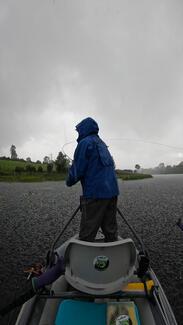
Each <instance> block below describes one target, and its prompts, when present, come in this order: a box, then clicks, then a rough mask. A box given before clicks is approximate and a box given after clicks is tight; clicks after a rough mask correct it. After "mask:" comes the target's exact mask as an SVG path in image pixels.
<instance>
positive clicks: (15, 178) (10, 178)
mask: <svg viewBox="0 0 183 325" xmlns="http://www.w3.org/2000/svg"><path fill="white" fill-rule="evenodd" d="M65 179H66V175H64V174H57V173H51V174H47V173H41V174H32V175H29V174H20V175H16V174H14V175H0V182H27V183H31V182H46V181H63V180H65Z"/></svg>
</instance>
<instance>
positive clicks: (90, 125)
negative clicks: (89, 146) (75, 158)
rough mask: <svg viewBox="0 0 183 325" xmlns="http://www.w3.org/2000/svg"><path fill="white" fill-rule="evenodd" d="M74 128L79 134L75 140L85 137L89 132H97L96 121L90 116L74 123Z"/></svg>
mask: <svg viewBox="0 0 183 325" xmlns="http://www.w3.org/2000/svg"><path fill="white" fill-rule="evenodd" d="M76 130H77V132H78V134H79V136H78V139H77V141H78V142H79V141H80V140H81V139H83V138H85V137H87V136H88V135H90V134H98V131H99V127H98V124H97V122H95V120H93V119H92V118H91V117H87V118H85V119H84V120H82V121H81V122H80V123H79V124H77V125H76Z"/></svg>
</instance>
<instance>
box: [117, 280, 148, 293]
mask: <svg viewBox="0 0 183 325" xmlns="http://www.w3.org/2000/svg"><path fill="white" fill-rule="evenodd" d="M153 286H154V281H153V280H149V281H146V287H147V291H150V290H151V288H152V287H153ZM144 290H145V289H144V283H143V282H131V283H128V284H127V285H126V286H125V287H124V288H122V291H144Z"/></svg>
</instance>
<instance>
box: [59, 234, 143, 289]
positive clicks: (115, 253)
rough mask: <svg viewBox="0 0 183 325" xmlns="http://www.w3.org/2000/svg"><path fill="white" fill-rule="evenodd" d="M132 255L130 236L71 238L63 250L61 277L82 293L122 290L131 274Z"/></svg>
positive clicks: (134, 256)
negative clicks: (108, 239) (102, 240)
mask: <svg viewBox="0 0 183 325" xmlns="http://www.w3.org/2000/svg"><path fill="white" fill-rule="evenodd" d="M136 258H137V253H136V248H135V245H134V242H133V241H132V240H131V239H120V240H118V241H115V242H110V243H96V242H94V243H93V242H92V243H90V242H85V241H81V240H78V239H76V238H73V239H71V240H70V242H69V244H68V246H67V248H66V252H65V264H66V270H65V278H66V280H67V281H68V283H69V284H71V285H72V286H73V287H74V288H76V289H77V290H79V291H82V292H85V293H89V294H95V295H96V294H97V295H102V294H110V293H114V292H117V291H120V290H122V287H123V286H125V284H126V282H128V280H129V278H130V277H131V276H132V275H133V274H134V270H135V263H136Z"/></svg>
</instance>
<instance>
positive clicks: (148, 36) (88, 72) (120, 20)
mask: <svg viewBox="0 0 183 325" xmlns="http://www.w3.org/2000/svg"><path fill="white" fill-rule="evenodd" d="M182 90H183V1H182V0H153V1H152V0H151V1H150V0H138V1H136V0H133V1H132V0H110V1H109V0H16V1H14V0H0V155H7V156H8V155H9V148H10V146H11V144H15V145H16V148H17V153H18V156H19V157H23V158H26V157H28V156H30V157H31V158H32V159H33V160H37V159H40V160H42V159H43V157H44V156H45V155H50V154H52V155H53V158H55V157H56V156H57V153H58V152H59V151H60V150H61V148H62V146H63V145H64V143H66V142H69V141H74V140H75V139H76V137H77V134H76V132H75V131H74V129H75V125H76V124H77V123H78V122H79V121H80V120H81V119H82V118H85V117H88V116H91V117H93V118H94V119H96V120H97V122H98V123H99V127H100V135H101V137H102V138H103V139H105V140H106V142H107V143H108V144H109V146H110V150H111V152H112V154H113V156H114V159H115V161H116V164H117V167H119V168H128V167H129V168H132V167H134V165H135V164H136V163H139V164H140V165H141V166H143V167H149V166H155V165H157V164H159V163H160V162H165V164H177V163H179V162H180V161H182V160H183V149H182V150H181V148H183V143H182V139H183V127H182V121H183V91H182ZM120 139H121V140H120ZM137 140H145V141H150V142H158V143H163V144H168V145H170V146H175V147H178V148H180V149H176V148H168V147H164V146H160V145H156V144H150V143H144V142H140V141H137ZM75 144H76V143H73V144H71V145H68V146H65V147H64V150H65V152H66V153H68V154H69V155H72V152H73V150H74V147H75Z"/></svg>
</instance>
